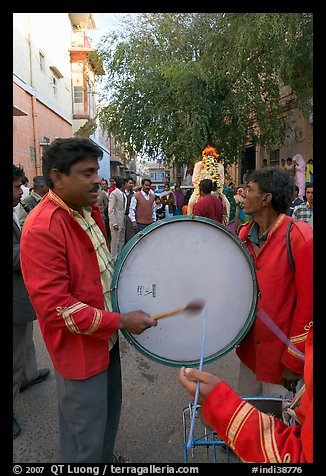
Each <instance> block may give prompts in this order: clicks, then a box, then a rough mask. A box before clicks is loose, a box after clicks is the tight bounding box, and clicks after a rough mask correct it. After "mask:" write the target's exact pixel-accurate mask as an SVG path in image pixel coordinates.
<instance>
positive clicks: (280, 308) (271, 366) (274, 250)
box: [236, 167, 313, 398]
mask: <svg viewBox="0 0 326 476" xmlns="http://www.w3.org/2000/svg"><path fill="white" fill-rule="evenodd" d="M293 188H294V183H293V179H292V178H291V177H290V176H289V174H287V173H286V172H284V171H282V170H280V169H279V168H278V167H271V168H265V169H260V170H255V171H253V172H252V174H251V176H250V178H249V182H248V186H247V189H246V191H245V208H244V210H245V213H247V214H249V215H252V216H253V220H251V221H250V222H248V223H246V224H244V225H242V226H241V227H240V229H239V232H238V234H239V237H240V238H241V240H242V241H243V242H244V243H245V245H246V247H247V248H248V250H249V252H250V254H251V256H252V258H253V262H254V266H255V271H256V277H257V284H258V288H259V297H258V306H257V307H258V309H257V311H260V310H261V311H263V312H264V313H265V314H267V316H268V317H269V318H270V319H271V320H272V321H273V323H274V324H275V326H276V327H277V328H278V329H279V335H282V336H283V339H281V338H280V337H279V336H277V335H275V334H274V333H273V332H272V331H271V329H270V328H269V327H268V326H266V324H265V323H264V322H263V321H262V320H260V319H259V318H258V317H257V316H256V318H255V320H254V323H253V325H252V327H251V329H250V330H249V332H248V333H247V335H246V336H245V337H244V339H243V340H242V341H241V342H240V344H239V346H238V347H237V349H236V353H237V355H238V357H239V358H240V360H241V363H240V376H239V387H238V393H239V394H240V395H243V396H245V395H246V396H248V395H265V396H280V395H281V394H282V395H283V396H286V397H287V398H288V397H289V396H290V395H291V394H287V393H286V392H287V391H294V390H295V388H296V384H297V382H298V381H299V380H300V379H301V378H302V372H303V360H302V359H301V358H300V353H296V352H294V351H293V348H292V345H295V347H296V348H297V349H298V350H299V351H300V352H301V353H303V352H304V347H305V341H306V338H307V334H308V329H309V327H310V325H311V321H312V315H313V282H312V274H313V273H312V270H313V267H312V253H313V236H312V234H313V232H312V229H311V227H310V226H309V225H308V224H307V223H304V222H296V223H294V222H293V220H292V218H291V217H288V216H286V215H285V214H284V212H285V211H286V209H287V207H288V204H289V203H290V202H291V198H292V195H293ZM291 222H292V227H291V231H290V233H289V246H287V241H286V235H287V231H288V227H289V224H290V223H291ZM289 248H290V249H291V253H292V256H293V267H292V265H291V259H290V257H289ZM284 340H285V341H284Z"/></svg>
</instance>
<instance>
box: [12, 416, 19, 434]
mask: <svg viewBox="0 0 326 476" xmlns="http://www.w3.org/2000/svg"><path fill="white" fill-rule="evenodd" d="M20 433H21V428H20V426H19V424H18V422H17V420H16V418H15V417H14V419H13V431H12V436H13V438H17V436H19V435H20Z"/></svg>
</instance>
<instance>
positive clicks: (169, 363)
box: [110, 215, 258, 367]
mask: <svg viewBox="0 0 326 476" xmlns="http://www.w3.org/2000/svg"><path fill="white" fill-rule="evenodd" d="M176 221H192V222H202V223H207V224H209V225H212V226H214V227H216V228H219V229H221V230H223V232H225V233H227V234H228V235H229V237H230V238H231V239H232V240H233V241H235V242H236V243H237V244H238V245H239V247H240V249H241V250H242V252H243V254H244V256H245V258H246V260H247V262H248V264H249V269H250V273H251V277H252V282H253V296H252V302H251V307H250V311H249V313H248V317H247V319H246V322H245V323H244V325H243V328H242V329H241V337H239V335H238V336H236V337H235V338H234V339H233V340H232V341H231V342H230V343H229V344H228V345H226V346H225V347H224V348H223V349H222V350H220V351H219V352H216V353H215V354H212V355H210V356H208V357H205V358H204V360H203V362H204V363H205V364H208V363H211V362H214V361H215V360H217V359H219V358H220V357H223V356H224V355H226V354H227V353H228V352H230V351H231V350H232V349H233V348H234V347H235V346H236V345H238V344H239V343H240V342H241V341H242V340H243V339H244V337H245V336H246V334H247V333H248V331H249V329H250V327H251V325H252V323H253V321H254V318H255V315H256V312H257V303H258V285H257V278H256V274H255V265H254V261H253V258H252V256H251V254H250V252H249V250H248V249H247V247H246V245H245V244H244V242H243V241H242V240H241V239H240V238H239V237H238V236H237V235H236V234H235V233H234V232H232V231H231V230H230V229H229V228H228V227H226V226H225V225H223V224H222V223H219V222H217V221H215V220H211V219H210V218H204V217H198V216H190V215H177V216H173V217H169V218H164V219H163V220H158V221H155V222H154V223H151V224H150V225H148V226H147V227H146V228H145V229H144V230H141V231H139V232H138V233H137V234H136V235H135V236H133V237H132V238H131V239H130V240H129V241H128V242H127V243H126V244H125V246H124V247H123V249H122V250H121V253H120V255H119V257H118V259H117V261H116V265H115V267H114V272H113V276H112V284H111V289H110V291H111V302H112V309H113V312H118V313H120V310H119V305H118V296H117V293H118V289H117V284H118V279H119V276H120V271H121V269H122V266H123V264H124V262H125V261H126V259H127V257H128V255H129V253H130V252H131V250H132V249H133V248H134V247H135V246H136V244H137V243H138V242H139V241H140V240H141V239H142V238H143V237H144V236H146V235H148V233H150V232H151V231H152V230H154V229H155V228H159V227H161V226H165V225H166V224H168V223H171V222H176ZM120 332H121V333H122V335H123V336H124V337H125V339H126V340H127V341H128V342H129V343H130V344H131V345H132V346H133V347H135V349H136V350H137V351H138V352H140V353H141V354H143V355H144V356H146V357H148V358H150V359H151V360H154V361H155V362H158V363H161V364H164V365H167V366H170V367H180V366H185V365H186V366H188V367H196V366H198V365H199V359H196V360H191V361H175V360H172V359H167V358H165V357H161V356H158V355H157V354H153V353H152V352H150V351H149V350H147V349H145V348H144V347H143V346H142V345H141V344H139V342H138V341H137V340H136V339H135V338H134V337H133V336H132V334H131V333H130V332H128V331H126V330H124V329H120Z"/></svg>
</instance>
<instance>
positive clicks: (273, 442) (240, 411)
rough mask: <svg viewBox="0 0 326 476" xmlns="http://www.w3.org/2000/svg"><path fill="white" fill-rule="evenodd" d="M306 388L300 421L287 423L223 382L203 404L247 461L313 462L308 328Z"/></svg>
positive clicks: (218, 429)
mask: <svg viewBox="0 0 326 476" xmlns="http://www.w3.org/2000/svg"><path fill="white" fill-rule="evenodd" d="M304 381H305V386H306V390H305V392H304V393H303V395H302V397H301V400H300V401H299V407H298V408H297V409H295V413H296V415H297V418H298V420H299V423H298V424H296V425H294V426H287V425H286V424H285V423H283V421H281V420H280V419H278V418H276V417H273V416H270V415H267V414H266V413H263V412H260V411H259V410H257V409H256V408H255V407H253V406H252V405H251V404H250V403H248V402H246V401H245V400H243V399H242V398H240V397H239V396H238V395H237V394H236V393H235V392H234V390H233V389H232V388H231V387H229V385H228V384H227V383H225V382H220V383H219V384H217V385H216V387H215V388H214V389H213V390H212V391H211V392H210V393H209V395H208V396H207V398H206V400H205V402H204V405H203V417H204V419H205V421H206V422H207V423H208V424H209V425H210V426H211V427H212V428H214V429H215V430H216V432H217V433H218V435H219V436H220V437H221V438H222V439H223V440H224V441H225V442H226V443H227V445H228V446H229V447H230V448H231V449H232V450H233V451H234V452H235V453H236V454H237V455H238V456H239V458H240V459H241V460H242V461H243V462H246V463H250V462H251V463H312V462H313V332H312V328H311V329H310V331H309V334H308V339H307V344H306V362H305V368H304Z"/></svg>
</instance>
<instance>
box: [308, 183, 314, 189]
mask: <svg viewBox="0 0 326 476" xmlns="http://www.w3.org/2000/svg"><path fill="white" fill-rule="evenodd" d="M307 188H314V183H313V182H307V183H306V190H307Z"/></svg>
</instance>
